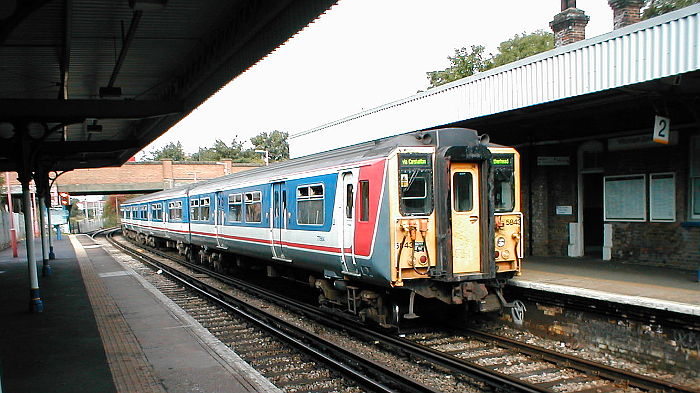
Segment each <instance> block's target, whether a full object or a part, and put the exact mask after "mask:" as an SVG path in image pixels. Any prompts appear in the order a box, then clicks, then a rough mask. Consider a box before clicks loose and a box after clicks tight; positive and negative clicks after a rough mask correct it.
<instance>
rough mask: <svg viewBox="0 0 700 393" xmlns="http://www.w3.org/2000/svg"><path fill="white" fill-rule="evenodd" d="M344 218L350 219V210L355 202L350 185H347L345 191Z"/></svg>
mask: <svg viewBox="0 0 700 393" xmlns="http://www.w3.org/2000/svg"><path fill="white" fill-rule="evenodd" d="M345 197H346V201H345V217H347V218H352V208H353V202H355V192H354V191H353V187H352V184H348V185H347V187H346V190H345Z"/></svg>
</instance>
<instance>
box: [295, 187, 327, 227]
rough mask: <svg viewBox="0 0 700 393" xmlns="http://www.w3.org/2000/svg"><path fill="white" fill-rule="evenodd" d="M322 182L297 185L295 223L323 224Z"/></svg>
mask: <svg viewBox="0 0 700 393" xmlns="http://www.w3.org/2000/svg"><path fill="white" fill-rule="evenodd" d="M323 191H324V190H323V184H315V185H310V186H301V187H297V224H300V225H323V220H324V211H323V195H324V192H323Z"/></svg>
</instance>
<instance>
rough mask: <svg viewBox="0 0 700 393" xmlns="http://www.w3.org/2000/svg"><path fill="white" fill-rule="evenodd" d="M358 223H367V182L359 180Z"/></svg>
mask: <svg viewBox="0 0 700 393" xmlns="http://www.w3.org/2000/svg"><path fill="white" fill-rule="evenodd" d="M360 221H364V222H367V221H369V180H360Z"/></svg>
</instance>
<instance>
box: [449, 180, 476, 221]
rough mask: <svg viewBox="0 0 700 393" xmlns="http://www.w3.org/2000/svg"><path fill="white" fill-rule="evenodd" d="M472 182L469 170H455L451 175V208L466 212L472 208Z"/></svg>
mask: <svg viewBox="0 0 700 393" xmlns="http://www.w3.org/2000/svg"><path fill="white" fill-rule="evenodd" d="M472 182H473V179H472V174H471V173H469V172H455V173H454V174H453V175H452V193H453V199H452V208H453V209H454V210H455V211H458V212H468V211H471V210H472V209H473V208H474V196H473V195H472V189H473V187H472Z"/></svg>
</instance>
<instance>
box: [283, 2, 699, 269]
mask: <svg viewBox="0 0 700 393" xmlns="http://www.w3.org/2000/svg"><path fill="white" fill-rule="evenodd" d="M572 3H573V4H572ZM609 4H610V5H611V6H612V7H613V10H614V14H615V27H616V29H615V30H614V31H612V32H610V33H607V34H604V35H601V36H598V37H594V38H590V39H583V40H581V38H583V37H584V33H583V30H582V29H584V28H585V24H586V23H587V21H588V19H587V16H585V14H584V12H583V11H581V10H579V9H577V8H575V2H571V1H568V2H562V8H563V9H562V13H560V14H559V15H557V16H556V17H555V18H554V20H553V21H552V24H551V26H552V28H553V29H554V31H555V39H556V41H557V44H558V45H559V46H558V47H556V48H555V49H553V50H551V51H548V52H545V53H541V54H538V55H535V56H532V57H530V58H527V59H523V60H520V61H517V62H514V63H511V64H508V65H505V66H502V67H499V68H496V69H493V70H489V71H487V72H482V73H479V74H476V75H473V76H471V77H468V78H464V79H461V80H458V81H455V82H452V83H449V84H446V85H443V86H440V87H437V88H434V89H430V90H428V91H426V92H422V93H419V94H416V95H413V96H411V97H407V98H405V99H402V100H399V101H396V102H392V103H389V104H386V105H383V106H380V107H377V108H373V109H370V110H366V111H363V112H360V113H357V114H354V115H352V116H348V117H346V118H343V119H340V120H337V121H334V122H331V123H328V124H324V125H322V126H319V127H316V128H313V129H310V130H307V131H303V132H299V133H296V134H293V135H291V136H290V154H291V155H292V157H299V156H304V155H307V154H312V153H314V152H316V151H314V149H316V148H318V146H320V144H319V143H318V141H323V146H324V149H327V148H329V147H330V148H334V147H340V146H346V145H352V144H355V143H359V142H363V141H367V140H372V139H376V138H378V137H383V136H389V135H395V134H400V133H404V132H410V131H417V130H426V129H434V128H440V127H455V126H456V127H467V128H473V129H476V130H478V131H479V133H486V134H489V135H490V137H491V141H492V142H495V143H499V144H505V145H512V146H515V147H517V148H518V150H519V151H520V153H521V160H522V169H523V171H522V177H523V178H522V182H523V188H522V192H523V195H522V197H523V210H524V214H525V231H526V236H527V241H526V254H528V255H535V256H556V257H593V258H599V259H600V258H602V259H603V260H610V261H613V262H628V263H638V264H648V265H657V266H669V267H676V268H683V269H692V270H695V269H698V268H699V267H700V4H696V5H693V6H690V7H686V8H684V9H680V10H677V11H673V12H670V13H667V14H665V15H661V16H659V17H656V18H652V19H649V20H646V21H641V22H639V7H641V4H642V2H641V1H625V0H610V1H609ZM630 16H632V17H630ZM577 40H578V41H577ZM655 135H656V141H655V140H654V136H655ZM329 144H332V146H329Z"/></svg>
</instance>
